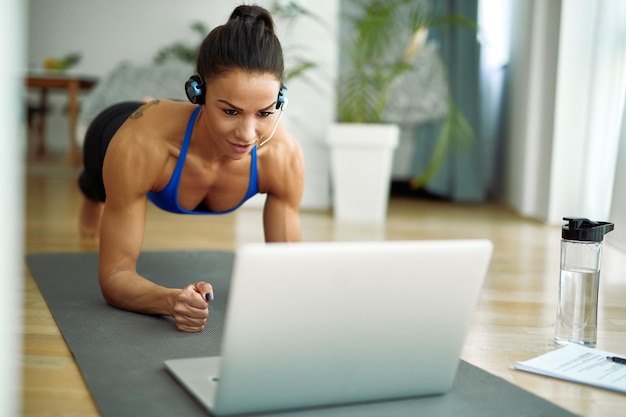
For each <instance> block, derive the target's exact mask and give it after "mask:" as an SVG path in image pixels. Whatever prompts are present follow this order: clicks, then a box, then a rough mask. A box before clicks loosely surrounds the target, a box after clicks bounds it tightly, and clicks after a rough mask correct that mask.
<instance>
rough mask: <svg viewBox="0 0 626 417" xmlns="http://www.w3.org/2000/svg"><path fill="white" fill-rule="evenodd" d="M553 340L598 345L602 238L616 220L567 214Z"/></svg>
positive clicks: (560, 342) (561, 343)
mask: <svg viewBox="0 0 626 417" xmlns="http://www.w3.org/2000/svg"><path fill="white" fill-rule="evenodd" d="M563 220H565V221H567V222H568V223H567V224H564V225H563V228H562V233H561V237H562V239H561V277H560V280H559V300H558V306H557V313H556V326H555V327H556V328H555V333H554V341H555V342H556V343H558V344H559V345H567V344H569V343H577V344H579V345H584V346H588V347H595V346H596V336H597V330H598V326H597V324H598V289H599V284H600V263H601V259H602V240H603V238H604V235H605V234H607V233H608V232H610V231H611V230H613V228H614V225H613V223H608V222H594V221H591V220H589V219H584V218H573V217H564V218H563Z"/></svg>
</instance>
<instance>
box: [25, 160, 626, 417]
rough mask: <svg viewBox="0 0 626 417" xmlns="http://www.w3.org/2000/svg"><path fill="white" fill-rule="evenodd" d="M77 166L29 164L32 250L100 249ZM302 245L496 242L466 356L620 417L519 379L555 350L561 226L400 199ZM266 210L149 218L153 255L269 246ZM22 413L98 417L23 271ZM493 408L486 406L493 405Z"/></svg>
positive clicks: (552, 396) (571, 387) (617, 401)
mask: <svg viewBox="0 0 626 417" xmlns="http://www.w3.org/2000/svg"><path fill="white" fill-rule="evenodd" d="M76 174H77V172H76V169H74V168H71V167H68V166H66V165H63V164H59V163H48V164H43V163H37V164H31V165H30V167H29V169H28V173H27V177H26V181H25V184H26V224H25V251H26V253H39V252H60V251H63V252H67V251H69V252H75V251H96V250H97V243H96V242H94V241H85V240H81V239H80V238H79V236H78V234H77V228H76V225H77V217H76V216H77V212H78V204H79V194H78V190H77V187H76V184H75V178H76ZM302 227H303V240H305V241H324V240H398V239H453V238H488V239H491V240H492V241H493V242H494V255H493V260H492V264H491V267H490V270H489V273H488V276H487V279H486V282H485V286H484V288H483V291H482V294H481V298H480V301H479V304H478V307H477V309H476V312H475V314H474V316H473V320H472V327H471V330H470V333H469V336H468V338H467V342H466V345H465V348H464V351H463V359H465V360H467V361H469V362H470V363H472V364H474V365H477V366H479V367H481V368H483V369H485V370H487V371H489V372H491V373H493V374H495V375H498V376H500V377H502V378H504V379H506V380H508V381H511V382H513V383H514V384H517V385H519V386H521V387H523V388H525V389H527V390H529V391H531V392H533V393H535V394H537V395H539V396H542V397H544V398H546V399H549V400H550V401H553V402H554V403H556V404H558V405H560V406H562V407H564V408H566V409H568V410H570V411H573V412H575V413H579V414H581V415H584V416H597V417H607V416H618V415H620V416H621V415H624V410H626V395H621V394H616V393H612V392H608V391H604V390H600V389H595V388H589V387H585V386H581V385H577V384H571V383H566V382H561V381H557V380H553V379H547V378H542V377H539V376H535V375H531V374H526V373H522V372H519V371H514V370H511V369H510V367H511V365H512V364H513V363H514V362H516V361H518V360H525V359H529V358H531V357H534V356H536V355H538V354H541V353H544V352H547V351H550V350H553V349H555V345H554V343H553V342H552V336H553V331H554V318H555V310H556V296H557V285H558V273H559V242H560V228H559V227H558V226H556V227H555V226H546V225H543V224H540V223H538V222H535V221H532V220H528V219H523V218H520V217H519V216H517V215H516V214H515V213H514V212H512V211H511V210H509V209H507V208H506V207H502V206H498V205H460V204H451V203H448V202H441V201H429V200H418V199H402V198H393V199H392V200H391V203H390V207H389V218H388V221H387V223H386V225H385V226H384V227H368V226H350V225H340V224H336V223H335V222H333V219H332V216H331V214H330V213H329V212H307V211H304V212H303V213H302ZM262 239H263V238H262V229H261V212H260V211H259V210H258V209H254V208H247V209H242V210H239V211H238V212H236V213H233V214H229V215H225V216H216V217H205V216H179V215H171V214H166V213H163V212H160V211H159V210H157V209H153V207H151V209H150V210H149V213H148V221H147V231H146V236H145V244H144V249H145V250H150V249H216V248H220V249H234V248H235V247H236V246H237V245H239V244H241V243H244V242H250V241H262ZM625 259H626V256H624V255H623V254H621V253H619V252H617V251H615V250H613V249H611V248H610V247H607V248H605V253H604V263H603V269H602V280H601V294H600V305H601V307H600V313H599V335H598V348H600V349H603V350H608V351H613V352H618V353H621V354H626V260H625ZM23 316H24V330H23V331H24V345H23V351H24V356H23V381H22V383H23V404H22V406H23V415H25V416H80V417H88V416H97V415H99V414H98V411H97V409H96V407H95V406H94V404H93V402H92V399H91V397H90V394H89V391H88V390H87V388H86V386H85V384H84V382H83V380H82V377H81V375H80V373H79V371H78V368H77V367H76V364H75V362H74V360H73V359H72V356H71V354H70V352H69V350H68V348H67V346H66V344H65V343H64V341H63V338H62V336H61V335H60V333H59V330H58V328H57V326H56V324H55V322H54V320H53V319H52V317H51V315H50V312H49V311H48V309H47V307H46V304H45V302H44V301H43V299H42V297H41V295H40V293H39V291H38V289H37V287H36V285H35V284H34V282H33V280H32V277H31V276H30V274H29V273H28V271H27V270H25V285H24V312H23ZM487 400H488V399H487Z"/></svg>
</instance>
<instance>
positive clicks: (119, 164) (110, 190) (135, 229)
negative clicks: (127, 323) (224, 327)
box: [98, 121, 212, 331]
mask: <svg viewBox="0 0 626 417" xmlns="http://www.w3.org/2000/svg"><path fill="white" fill-rule="evenodd" d="M133 122H134V121H133ZM119 135H120V137H119V138H118V137H116V138H114V139H113V141H112V142H111V144H110V145H109V149H108V151H107V156H106V159H105V164H104V168H103V178H104V183H105V188H106V190H107V201H106V203H105V206H104V212H103V215H102V223H101V229H100V260H99V274H98V277H99V282H100V287H101V290H102V294H103V296H104V298H105V300H106V301H107V302H108V303H109V304H111V305H113V306H115V307H118V308H122V309H125V310H130V311H135V312H138V313H146V314H162V315H169V316H173V317H174V319H175V321H176V326H177V327H178V329H179V330H183V331H200V330H202V328H203V327H204V324H205V323H206V319H207V317H208V303H207V301H206V299H205V295H206V294H207V293H210V292H212V288H211V286H210V285H209V284H207V283H203V282H199V283H196V284H191V285H188V286H187V287H185V288H184V289H177V288H166V287H163V286H160V285H157V284H155V283H153V282H152V281H150V280H148V279H146V278H144V277H142V276H141V275H139V274H138V273H137V269H136V266H137V259H138V257H139V254H140V252H141V248H142V244H143V237H144V231H145V221H146V210H147V207H146V206H147V198H146V194H147V192H148V191H150V189H151V188H153V187H154V184H155V181H156V180H157V179H158V178H159V173H160V172H162V171H163V164H164V163H165V162H164V161H166V159H167V155H164V156H162V155H161V152H158V151H157V152H155V150H154V149H149V148H146V147H145V146H140V143H141V138H133V137H129V136H130V135H129V132H128V129H126V131H121V132H120V134H119Z"/></svg>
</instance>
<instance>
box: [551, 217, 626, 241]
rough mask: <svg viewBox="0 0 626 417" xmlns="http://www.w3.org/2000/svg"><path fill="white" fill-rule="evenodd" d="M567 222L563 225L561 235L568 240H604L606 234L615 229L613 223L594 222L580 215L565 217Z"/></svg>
mask: <svg viewBox="0 0 626 417" xmlns="http://www.w3.org/2000/svg"><path fill="white" fill-rule="evenodd" d="M563 220H565V221H567V222H568V223H567V224H564V225H563V230H562V232H561V237H562V238H563V239H567V240H580V241H584V242H602V239H603V238H604V235H605V234H607V233H609V232H610V231H611V230H613V228H614V225H613V223H609V222H594V221H591V220H589V219H585V218H580V217H563Z"/></svg>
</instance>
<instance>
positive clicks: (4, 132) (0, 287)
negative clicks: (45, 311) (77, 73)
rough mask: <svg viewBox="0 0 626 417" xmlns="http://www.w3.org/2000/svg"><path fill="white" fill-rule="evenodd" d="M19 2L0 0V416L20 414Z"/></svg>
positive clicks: (21, 9) (21, 139)
mask: <svg viewBox="0 0 626 417" xmlns="http://www.w3.org/2000/svg"><path fill="white" fill-rule="evenodd" d="M23 28H24V6H23V4H22V2H21V1H20V0H7V1H3V2H1V3H0V55H1V59H2V62H3V65H2V66H0V91H2V94H0V137H2V139H3V140H2V151H1V152H0V178H1V179H2V192H3V194H4V196H5V198H3V202H2V204H0V230H2V245H1V246H2V250H1V251H0V265H1V266H2V273H1V274H0V277H1V278H0V387H2V389H1V390H0V415H1V416H8V417H16V416H19V415H20V412H19V410H20V392H21V386H22V384H21V364H22V360H21V351H22V350H21V346H22V343H21V342H22V331H21V329H22V314H21V311H22V310H21V308H22V281H23V279H24V278H23V270H22V264H23V250H22V247H23V214H22V213H23V212H24V211H23V184H22V171H23V167H22V159H21V158H16V155H20V154H21V152H23V149H22V148H23V146H24V143H25V142H24V141H25V140H24V131H23V129H22V123H21V113H20V110H21V109H22V107H21V106H18V105H16V103H19V102H20V100H21V94H22V87H21V86H22V85H23V82H22V73H21V69H22V62H23V58H24V56H23V49H22V48H23V46H22V39H23Z"/></svg>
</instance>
